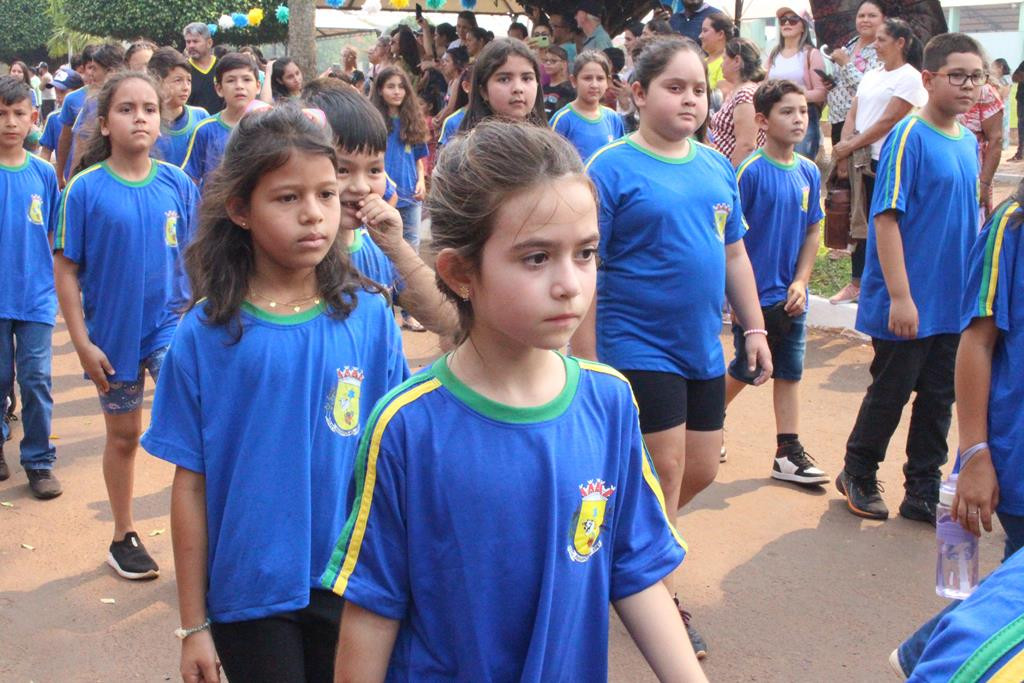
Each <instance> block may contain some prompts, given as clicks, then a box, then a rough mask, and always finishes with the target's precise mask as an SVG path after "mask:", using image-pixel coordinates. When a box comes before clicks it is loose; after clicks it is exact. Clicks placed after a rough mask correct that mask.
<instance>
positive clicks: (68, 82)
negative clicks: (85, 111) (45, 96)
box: [46, 64, 82, 90]
mask: <svg viewBox="0 0 1024 683" xmlns="http://www.w3.org/2000/svg"><path fill="white" fill-rule="evenodd" d="M46 87H47V88H57V89H58V90H78V89H79V88H81V87H82V77H81V76H79V75H78V72H77V71H75V70H74V69H72V68H71V67H70V66H68V65H66V64H65V65H64V66H62V67H61V68H59V69H57V73H55V74H54V75H53V82H52V83H47V84H46Z"/></svg>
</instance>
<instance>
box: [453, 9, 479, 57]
mask: <svg viewBox="0 0 1024 683" xmlns="http://www.w3.org/2000/svg"><path fill="white" fill-rule="evenodd" d="M476 27H477V23H476V15H475V14H473V13H472V12H470V11H469V10H468V9H464V10H462V11H461V12H459V16H458V18H457V19H456V20H455V33H456V34H458V36H459V38H458V40H456V41H455V43H454V44H449V45H448V47H449V48H452V47H459V46H460V45H465V44H466V34H467V33H469V32H470V30H471V29H474V28H476Z"/></svg>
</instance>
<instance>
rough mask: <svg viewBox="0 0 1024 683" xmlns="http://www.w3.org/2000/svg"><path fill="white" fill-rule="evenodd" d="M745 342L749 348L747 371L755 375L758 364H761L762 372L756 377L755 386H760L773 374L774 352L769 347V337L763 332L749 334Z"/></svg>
mask: <svg viewBox="0 0 1024 683" xmlns="http://www.w3.org/2000/svg"><path fill="white" fill-rule="evenodd" d="M744 344H745V345H746V349H747V371H748V373H749V374H751V375H753V374H754V371H755V370H757V366H758V365H760V366H761V374H759V375H758V376H757V378H756V379H754V386H755V387H759V386H761V385H762V384H764V383H765V382H767V381H768V380H769V379H771V376H772V370H773V368H772V352H771V351H770V350H769V349H768V337H766V336H765V335H763V334H750V335H747V337H746V339H745V341H744Z"/></svg>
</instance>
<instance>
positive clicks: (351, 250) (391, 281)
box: [348, 228, 405, 299]
mask: <svg viewBox="0 0 1024 683" xmlns="http://www.w3.org/2000/svg"><path fill="white" fill-rule="evenodd" d="M355 233H356V234H355V239H353V240H352V244H350V245H349V247H348V257H349V259H350V260H351V261H352V265H353V266H355V267H356V270H358V271H359V272H360V273H362V274H363V275H364V276H366V277H367V278H368V279H370V280H373V281H374V282H376V283H377V284H378V285H380V286H381V287H383V288H384V289H386V290H388V292H390V294H391V298H392V299H396V298H398V295H399V294H401V293H402V290H404V289H405V281H404V280H403V279H402V277H401V276H400V275H399V274H398V270H396V269H395V264H394V263H392V262H391V259H389V258H388V257H387V255H386V254H385V253H384V252H383V251H381V249H380V247H378V246H377V243H376V242H374V241H373V238H371V237H370V235H369V234H368V233H367V232H366V228H359V229H358V230H356V231H355Z"/></svg>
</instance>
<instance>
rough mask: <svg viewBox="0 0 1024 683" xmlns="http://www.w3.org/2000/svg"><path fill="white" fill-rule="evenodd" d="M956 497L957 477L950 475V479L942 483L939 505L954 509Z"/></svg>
mask: <svg viewBox="0 0 1024 683" xmlns="http://www.w3.org/2000/svg"><path fill="white" fill-rule="evenodd" d="M954 496H956V475H955V474H951V475H949V479H947V480H946V481H944V482H942V485H941V486H940V487H939V505H943V506H945V507H953V497H954Z"/></svg>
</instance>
